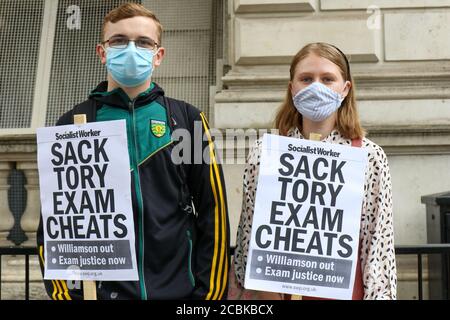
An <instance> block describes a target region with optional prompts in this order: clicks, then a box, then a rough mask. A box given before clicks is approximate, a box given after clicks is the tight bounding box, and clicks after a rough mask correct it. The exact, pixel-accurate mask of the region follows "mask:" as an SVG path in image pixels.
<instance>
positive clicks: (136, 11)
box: [101, 2, 163, 45]
mask: <svg viewBox="0 0 450 320" xmlns="http://www.w3.org/2000/svg"><path fill="white" fill-rule="evenodd" d="M134 17H147V18H150V19H152V20H153V21H155V23H156V28H157V31H158V39H157V40H156V41H157V42H158V45H161V42H162V32H163V28H162V25H161V22H160V21H159V20H158V18H157V17H156V16H155V14H154V13H153V12H152V11H150V10H148V9H147V8H145V7H144V6H143V5H141V4H139V3H133V2H128V3H124V4H122V5H121V6H120V7H117V8H115V9H113V10H111V11H110V12H109V13H108V14H107V15H106V16H105V18H104V19H103V25H102V34H101V41H104V40H105V39H104V37H105V27H106V24H107V23H108V22H111V23H116V22H119V21H120V20H124V19H128V18H134Z"/></svg>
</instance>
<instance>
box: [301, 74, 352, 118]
mask: <svg viewBox="0 0 450 320" xmlns="http://www.w3.org/2000/svg"><path fill="white" fill-rule="evenodd" d="M344 99H345V98H344V97H343V96H342V95H341V94H339V93H337V92H335V91H334V90H332V89H330V88H328V87H327V86H326V85H324V84H322V83H320V82H314V83H312V84H310V85H309V86H307V87H306V88H304V89H303V90H301V91H299V92H298V93H297V94H295V96H294V97H293V102H294V106H295V108H296V109H297V110H298V112H300V113H301V114H302V116H304V117H306V118H308V119H310V120H312V121H315V122H320V121H323V120H325V119H327V118H328V117H329V116H331V115H332V114H333V113H334V112H335V111H336V110H338V109H339V107H340V106H341V104H342V101H344Z"/></svg>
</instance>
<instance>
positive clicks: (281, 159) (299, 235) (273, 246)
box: [245, 134, 368, 299]
mask: <svg viewBox="0 0 450 320" xmlns="http://www.w3.org/2000/svg"><path fill="white" fill-rule="evenodd" d="M367 163H368V155H367V152H366V151H365V150H364V149H363V148H354V147H350V146H343V145H338V144H329V143H323V142H315V141H309V140H303V139H296V138H288V137H282V136H277V135H269V134H266V135H264V137H263V143H262V154H261V162H260V171H259V178H258V186H257V193H256V200H255V210H254V216H253V223H252V235H251V241H250V248H249V254H248V259H247V268H246V275H245V288H247V289H253V290H261V291H271V292H280V293H287V294H294V295H304V296H313V297H320V298H330V299H351V298H352V292H353V284H354V278H355V271H356V263H357V260H356V259H357V257H358V246H359V231H360V222H361V209H362V201H363V194H364V178H365V170H366V167H367Z"/></svg>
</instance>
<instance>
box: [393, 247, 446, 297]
mask: <svg viewBox="0 0 450 320" xmlns="http://www.w3.org/2000/svg"><path fill="white" fill-rule="evenodd" d="M395 254H396V255H416V256H417V287H418V288H417V290H418V299H419V300H423V262H422V257H423V255H430V254H440V255H441V256H442V257H443V258H447V259H448V258H449V257H450V244H424V245H414V246H396V247H395ZM447 273H449V274H448V276H449V277H450V270H447ZM443 285H444V286H447V285H448V284H443Z"/></svg>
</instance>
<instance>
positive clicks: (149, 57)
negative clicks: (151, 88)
mask: <svg viewBox="0 0 450 320" xmlns="http://www.w3.org/2000/svg"><path fill="white" fill-rule="evenodd" d="M155 54H156V53H155V52H154V51H153V50H150V49H144V48H137V47H136V45H135V43H134V41H130V42H129V44H128V46H127V47H126V48H124V49H118V48H111V47H109V48H108V49H107V50H106V68H107V70H108V72H109V73H110V74H111V77H112V78H113V79H114V80H115V81H116V82H117V83H119V84H120V85H121V86H124V87H137V86H139V85H141V84H143V83H144V82H145V81H147V80H148V79H149V78H150V77H151V76H152V73H153V57H154V56H155Z"/></svg>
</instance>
